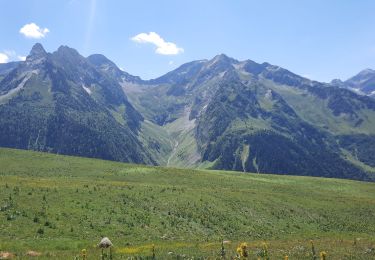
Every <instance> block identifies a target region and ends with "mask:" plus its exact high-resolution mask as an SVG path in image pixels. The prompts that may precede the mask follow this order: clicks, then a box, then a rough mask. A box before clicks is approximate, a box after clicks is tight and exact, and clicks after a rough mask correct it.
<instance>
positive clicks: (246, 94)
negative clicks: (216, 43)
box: [0, 44, 375, 180]
mask: <svg viewBox="0 0 375 260" xmlns="http://www.w3.org/2000/svg"><path fill="white" fill-rule="evenodd" d="M369 72H371V71H369ZM31 82H32V84H31ZM43 86H44V87H43ZM41 89H44V90H41ZM51 93H52V94H51ZM46 105H47V106H46ZM25 106H26V107H27V108H28V109H29V111H26V110H25V109H24V108H23V107H25ZM46 107H47V108H46ZM20 111H22V113H21V114H20ZM0 114H2V116H3V120H0V132H1V133H2V136H4V137H5V136H7V139H5V138H3V139H0V145H1V146H6V147H14V148H23V149H32V150H41V151H51V152H55V153H64V154H71V155H80V156H88V157H97V158H104V159H111V160H119V161H126V162H135V163H146V164H159V165H168V166H179V167H203V168H210V169H225V170H236V171H245V172H268V173H277V174H293V175H312V176H326V177H339V178H350V179H360V180H373V178H374V176H373V174H372V172H374V168H373V167H374V165H373V164H372V162H373V161H374V160H375V158H374V156H375V155H374V156H373V155H371V154H374V153H372V152H373V148H372V147H373V146H372V145H369V144H375V127H374V125H375V100H373V99H371V98H370V97H366V96H363V95H358V94H355V93H353V92H352V91H350V90H348V89H346V88H345V87H343V86H338V84H335V83H334V82H333V83H330V84H329V83H320V82H317V81H312V80H309V79H306V78H304V77H301V76H299V75H297V74H294V73H293V72H291V71H289V70H286V69H284V68H281V67H279V66H275V65H271V64H269V63H266V62H265V63H256V62H254V61H251V60H244V61H238V60H236V59H233V58H230V57H228V56H226V55H225V54H220V55H216V56H215V57H213V58H212V59H210V60H197V61H192V62H189V63H185V64H183V65H181V66H179V67H178V68H176V69H175V70H172V71H170V72H168V73H166V74H165V75H162V76H160V77H158V78H156V79H151V80H142V79H141V78H140V77H137V76H132V75H131V74H129V73H127V72H125V71H122V70H121V69H119V68H118V67H117V65H116V64H115V63H113V62H112V61H110V60H109V59H107V58H106V57H105V56H104V55H101V54H93V55H90V56H88V57H87V58H85V57H83V56H81V55H80V54H79V53H78V52H77V51H76V50H74V49H72V48H69V47H67V46H61V47H59V48H58V50H57V51H55V52H53V53H47V52H45V50H44V49H43V46H42V45H39V44H36V45H35V46H34V47H33V48H32V50H31V53H30V55H29V56H28V57H27V59H26V61H25V62H20V63H19V64H17V66H16V68H14V69H13V70H11V71H10V72H8V73H7V74H6V75H5V77H4V78H3V79H2V80H1V82H0ZM10 114H12V115H13V117H10ZM21 115H22V116H21ZM17 116H18V117H21V118H25V119H27V118H28V117H30V118H36V121H37V122H44V123H42V124H39V125H36V124H33V123H32V122H30V121H27V122H28V123H27V124H26V123H24V124H23V123H21V122H20V121H19V120H17ZM28 124H30V126H28ZM41 126H43V127H44V128H43V127H42V128H40V127H41ZM73 126H74V127H73ZM12 127H13V128H19V129H20V130H19V131H18V132H17V133H11V132H10V129H11V128H12ZM41 129H45V130H41ZM62 129H64V130H67V131H66V132H67V134H65V136H66V138H60V136H59V135H61V136H64V133H63V132H61V130H62ZM88 130H89V131H88ZM38 131H39V132H38ZM92 131H93V132H92ZM54 132H56V133H59V134H57V135H56V134H53V133H54ZM43 133H44V134H43ZM47 133H48V134H47ZM86 133H90V134H89V135H90V136H91V135H92V136H94V137H93V138H88V135H87V134H86ZM9 136H10V137H11V138H9ZM61 139H62V140H64V141H63V142H61V141H62V140H61ZM33 140H34V141H33ZM35 140H37V141H35ZM58 140H60V141H58ZM30 142H31V143H30ZM62 147H65V148H64V149H62ZM77 147H79V149H78V148H77Z"/></svg>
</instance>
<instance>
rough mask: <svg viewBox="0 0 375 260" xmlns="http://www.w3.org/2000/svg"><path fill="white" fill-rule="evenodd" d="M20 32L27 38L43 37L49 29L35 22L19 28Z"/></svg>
mask: <svg viewBox="0 0 375 260" xmlns="http://www.w3.org/2000/svg"><path fill="white" fill-rule="evenodd" d="M20 33H21V34H23V35H24V36H25V37H27V38H34V39H40V38H44V37H45V36H46V34H47V33H49V30H48V28H41V27H39V26H38V25H36V24H35V23H28V24H25V25H24V26H23V27H22V28H21V29H20Z"/></svg>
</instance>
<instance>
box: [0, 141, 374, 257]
mask: <svg viewBox="0 0 375 260" xmlns="http://www.w3.org/2000/svg"><path fill="white" fill-rule="evenodd" d="M67 176H69V177H67ZM0 183H1V189H0V203H1V211H0V225H1V227H2V228H1V229H0V237H1V238H2V239H1V242H0V251H10V252H15V253H17V254H18V255H22V254H24V252H26V251H27V250H36V251H40V252H42V253H43V257H45V258H46V259H47V258H48V257H53V258H54V259H72V258H73V256H75V255H78V254H79V252H80V250H81V249H82V248H86V249H88V252H89V255H90V257H94V255H95V256H97V255H99V252H98V250H96V249H94V248H93V245H95V244H96V243H98V241H99V240H100V236H101V235H104V236H108V237H109V238H110V239H111V240H112V242H113V243H114V244H115V253H116V255H117V257H120V256H123V257H125V256H131V255H140V254H141V255H150V247H151V245H152V244H155V245H156V249H157V254H158V256H159V257H160V258H162V259H167V258H168V252H174V253H176V254H177V253H179V254H185V255H187V256H190V257H191V256H195V257H197V256H201V257H202V256H205V257H208V256H214V255H216V254H217V252H219V248H220V245H219V241H220V240H221V239H225V240H229V241H231V244H227V245H226V247H227V250H228V253H229V252H230V251H229V250H233V251H234V249H235V246H236V245H237V244H238V242H239V241H249V242H250V244H251V250H252V251H255V250H256V249H257V247H258V246H259V245H260V243H261V241H270V252H271V258H272V259H281V258H283V257H284V255H283V254H284V253H285V252H288V254H289V257H290V258H293V259H303V258H304V257H306V255H308V254H309V253H310V247H309V240H310V239H314V240H315V241H316V246H317V248H318V249H319V250H326V251H328V253H329V255H331V256H332V257H334V256H335V257H336V258H337V259H340V258H344V257H345V256H348V255H352V256H353V257H352V259H369V258H366V256H367V257H368V256H372V255H369V254H370V253H371V251H368V250H367V249H368V248H371V243H374V242H375V241H374V237H375V224H374V221H373V220H374V215H375V211H374V210H375V200H374V198H375V187H374V184H373V183H366V182H357V181H349V180H339V179H325V178H311V177H297V176H294V177H293V176H277V175H257V174H244V173H236V172H225V171H206V170H188V169H175V168H163V167H148V166H142V165H131V164H123V163H117V162H110V161H102V160H96V159H87V158H79V157H68V156H61V155H52V154H47V153H39V152H31V151H21V150H12V149H3V148H2V149H0ZM30 201H32V203H30ZM40 230H42V231H40ZM357 238H360V240H356V239H357ZM353 241H357V244H356V245H355V246H353ZM366 250H367V251H366Z"/></svg>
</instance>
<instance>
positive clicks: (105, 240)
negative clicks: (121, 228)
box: [98, 237, 113, 248]
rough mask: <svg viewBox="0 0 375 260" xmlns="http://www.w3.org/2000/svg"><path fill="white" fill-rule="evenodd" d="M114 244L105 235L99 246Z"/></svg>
mask: <svg viewBox="0 0 375 260" xmlns="http://www.w3.org/2000/svg"><path fill="white" fill-rule="evenodd" d="M111 246H113V244H112V242H111V240H109V238H108V237H103V238H102V240H101V241H100V243H99V244H98V247H99V248H108V247H111Z"/></svg>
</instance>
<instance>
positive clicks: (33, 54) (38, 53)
mask: <svg viewBox="0 0 375 260" xmlns="http://www.w3.org/2000/svg"><path fill="white" fill-rule="evenodd" d="M46 55H47V52H46V50H45V49H44V48H43V45H42V44H40V43H36V44H34V46H33V47H32V48H31V51H30V53H29V55H28V56H27V58H26V61H34V60H37V59H40V58H43V57H45V56H46Z"/></svg>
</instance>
